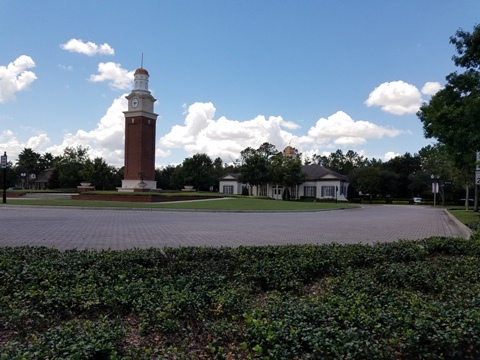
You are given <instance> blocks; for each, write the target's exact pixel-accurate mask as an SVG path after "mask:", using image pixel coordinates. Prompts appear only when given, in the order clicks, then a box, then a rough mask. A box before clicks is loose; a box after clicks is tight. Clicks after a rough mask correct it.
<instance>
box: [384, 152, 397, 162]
mask: <svg viewBox="0 0 480 360" xmlns="http://www.w3.org/2000/svg"><path fill="white" fill-rule="evenodd" d="M400 155H401V154H399V153H396V152H393V151H389V152H387V153H385V155H383V159H384V160H385V161H388V160H390V159H393V158H395V157H397V156H400Z"/></svg>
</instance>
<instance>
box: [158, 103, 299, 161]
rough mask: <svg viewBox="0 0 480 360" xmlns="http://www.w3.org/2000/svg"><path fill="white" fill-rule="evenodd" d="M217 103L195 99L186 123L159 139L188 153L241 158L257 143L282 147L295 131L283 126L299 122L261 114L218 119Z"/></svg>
mask: <svg viewBox="0 0 480 360" xmlns="http://www.w3.org/2000/svg"><path fill="white" fill-rule="evenodd" d="M215 111H216V109H215V107H214V106H213V104H212V103H200V102H197V103H194V104H192V105H190V106H189V107H188V110H187V114H186V117H185V121H184V125H175V126H173V127H172V129H171V131H170V132H169V133H168V134H166V135H164V136H163V137H162V138H160V140H159V146H162V147H165V148H184V149H185V150H186V151H187V153H188V154H189V155H193V154H196V153H207V154H208V155H209V156H211V157H213V158H215V157H217V156H219V157H221V158H222V159H224V160H225V161H228V160H231V159H236V158H238V156H239V154H240V152H241V151H242V150H243V149H245V148H246V147H248V146H251V147H258V146H259V145H260V144H262V143H264V142H269V143H272V144H274V145H275V146H277V147H278V148H283V147H285V146H286V145H288V141H289V139H291V138H292V137H293V135H292V134H291V133H289V132H287V131H286V130H284V129H296V128H298V127H299V126H298V125H296V124H295V123H293V122H289V121H285V120H283V118H282V117H280V116H278V117H275V116H271V117H269V118H268V119H267V118H265V117H264V116H262V115H259V116H257V117H256V118H254V119H252V120H247V121H242V122H240V121H237V120H229V119H227V118H225V117H220V118H219V119H218V120H215V119H214V117H215Z"/></svg>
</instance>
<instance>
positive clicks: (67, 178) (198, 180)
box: [7, 143, 465, 202]
mask: <svg viewBox="0 0 480 360" xmlns="http://www.w3.org/2000/svg"><path fill="white" fill-rule="evenodd" d="M289 148H290V147H289ZM290 151H291V153H290V154H288V155H285V154H284V152H283V151H280V150H278V149H277V148H276V147H275V146H274V145H272V144H270V143H264V144H262V145H260V146H259V147H258V148H257V149H254V148H252V147H247V148H246V149H244V150H243V151H242V152H241V153H240V158H239V160H238V161H237V162H235V163H230V164H225V163H223V161H222V159H221V158H219V157H217V158H216V159H214V160H212V159H211V158H210V157H209V156H208V155H207V154H195V155H193V156H192V157H188V158H186V159H185V160H184V161H183V162H182V163H181V164H179V165H168V166H165V167H161V168H157V169H155V180H156V181H157V187H158V188H160V189H164V190H179V189H182V188H183V187H184V186H185V185H192V186H193V187H194V188H195V189H197V190H199V191H218V190H219V188H218V185H219V179H220V178H221V177H222V176H224V175H226V174H228V173H235V174H239V178H238V179H239V181H240V182H241V183H244V184H247V188H250V189H251V188H253V187H256V186H261V185H266V184H272V185H278V186H279V187H284V188H289V187H293V186H295V185H299V184H301V183H303V182H304V181H305V174H304V173H303V172H302V165H311V164H317V165H322V166H324V167H326V168H328V169H330V170H333V171H335V172H338V173H340V174H342V175H346V176H347V177H348V178H349V182H350V186H349V194H348V197H349V198H355V197H359V196H363V197H364V196H367V197H369V198H411V197H415V196H420V197H431V196H432V195H431V184H432V179H431V176H432V175H435V179H434V180H435V181H438V182H439V184H440V186H439V191H440V193H439V201H441V202H445V201H452V200H455V199H459V198H460V197H461V196H462V187H463V186H464V184H465V176H464V173H463V171H462V169H461V167H459V166H458V165H457V163H456V161H455V160H454V159H453V157H451V156H450V154H449V152H448V151H447V148H446V147H445V146H444V145H441V144H437V145H431V146H427V147H424V148H422V149H421V150H420V151H419V152H418V153H416V154H413V155H411V154H410V153H405V154H404V155H400V156H396V157H394V158H392V159H390V160H388V161H382V160H380V159H375V158H372V159H368V158H366V157H364V156H362V155H359V154H358V153H357V152H355V151H353V150H348V151H347V152H345V153H344V152H343V151H342V150H340V149H339V150H336V151H335V152H332V153H330V154H328V155H313V156H311V157H307V158H305V157H304V158H302V156H301V155H302V154H300V153H299V152H298V150H296V149H295V148H290ZM46 169H51V176H50V178H49V179H48V183H47V188H49V189H60V188H61V189H72V188H76V187H77V186H78V185H79V184H80V183H81V182H85V181H88V182H90V183H92V185H94V186H95V187H96V189H97V190H113V189H115V188H116V187H120V186H121V180H122V178H123V167H120V168H117V167H114V166H112V165H108V164H107V163H106V161H105V160H104V159H103V158H101V157H96V158H94V159H91V158H89V157H88V148H84V147H81V146H79V147H76V148H73V147H67V148H65V150H64V152H63V154H62V155H60V156H52V154H50V153H45V154H40V153H37V152H35V151H33V150H32V149H30V148H25V149H23V150H22V151H21V152H20V154H19V155H18V159H17V161H16V163H15V165H13V164H10V166H9V175H8V179H7V181H9V184H8V186H12V187H13V186H18V185H19V184H21V186H22V187H24V188H27V189H28V188H31V189H32V188H35V186H34V182H32V181H31V180H30V179H31V174H35V175H37V176H38V175H39V174H40V172H42V171H44V170H46ZM21 175H25V176H23V177H22V176H21ZM249 193H250V192H247V193H246V195H247V194H249Z"/></svg>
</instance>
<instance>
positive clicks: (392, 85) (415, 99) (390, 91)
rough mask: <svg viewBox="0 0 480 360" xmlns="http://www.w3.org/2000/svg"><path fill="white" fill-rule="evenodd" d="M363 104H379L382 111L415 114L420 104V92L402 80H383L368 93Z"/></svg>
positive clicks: (396, 113)
mask: <svg viewBox="0 0 480 360" xmlns="http://www.w3.org/2000/svg"><path fill="white" fill-rule="evenodd" d="M365 104H366V105H367V106H369V107H370V106H380V107H381V108H382V110H383V111H385V112H388V113H392V114H395V115H403V114H415V113H416V112H417V111H418V110H419V108H420V105H421V104H422V94H421V93H420V91H419V90H418V89H417V88H416V87H415V86H413V85H411V84H407V83H406V82H403V81H392V82H385V83H383V84H381V85H380V86H378V87H376V88H375V90H373V91H372V92H371V93H370V95H369V96H368V99H367V100H366V101H365Z"/></svg>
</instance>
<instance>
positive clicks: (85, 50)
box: [60, 39, 115, 56]
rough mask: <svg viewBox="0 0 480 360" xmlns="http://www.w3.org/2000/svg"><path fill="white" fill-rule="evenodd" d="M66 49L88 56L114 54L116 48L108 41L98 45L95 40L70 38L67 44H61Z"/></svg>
mask: <svg viewBox="0 0 480 360" xmlns="http://www.w3.org/2000/svg"><path fill="white" fill-rule="evenodd" d="M60 47H61V48H62V49H64V50H67V51H70V52H75V53H79V54H84V55H88V56H93V55H97V54H99V55H114V54H115V50H113V48H112V47H111V46H110V45H108V44H107V43H105V44H102V45H97V44H95V43H94V42H91V41H88V42H83V41H82V40H80V39H70V40H68V42H67V43H66V44H62V45H60Z"/></svg>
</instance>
